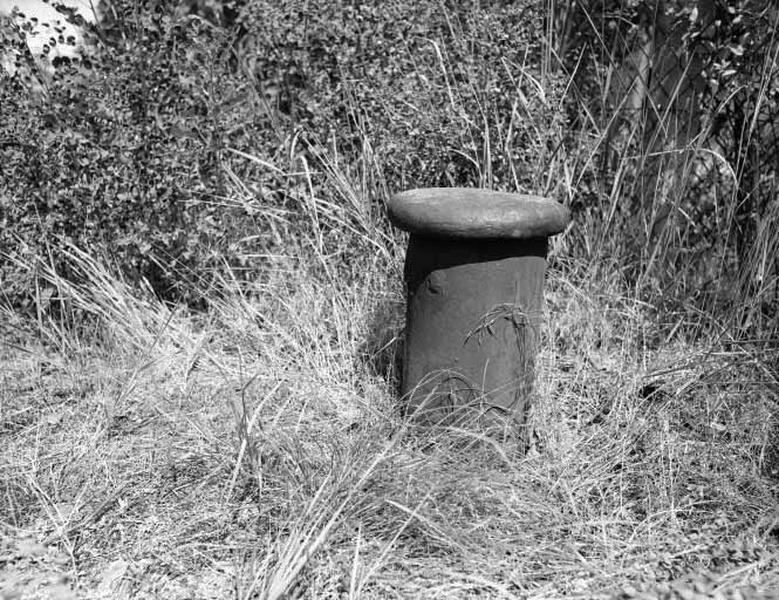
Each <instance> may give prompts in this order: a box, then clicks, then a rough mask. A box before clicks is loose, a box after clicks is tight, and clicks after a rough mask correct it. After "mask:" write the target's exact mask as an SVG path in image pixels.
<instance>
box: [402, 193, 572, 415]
mask: <svg viewBox="0 0 779 600" xmlns="http://www.w3.org/2000/svg"><path fill="white" fill-rule="evenodd" d="M389 216H390V219H391V221H392V222H393V223H394V224H395V225H396V226H397V227H400V228H401V229H404V230H406V231H409V232H410V234H411V236H410V239H409V246H408V250H407V253H406V263H405V282H406V286H407V293H408V298H407V310H406V343H405V355H404V364H403V375H402V377H403V381H402V392H403V394H404V397H405V399H406V400H407V402H408V413H409V414H410V415H411V416H412V418H414V419H415V420H417V421H420V422H424V423H429V424H434V423H443V424H464V423H467V422H473V421H480V422H482V423H485V424H486V425H488V426H489V427H490V428H492V427H494V426H496V425H497V426H499V427H506V426H507V425H508V426H510V425H520V426H521V425H522V424H524V422H525V416H526V413H527V409H528V408H529V399H530V393H531V390H532V387H533V379H534V362H535V355H536V347H537V339H538V328H539V325H540V317H541V312H542V302H543V284H544V273H545V270H546V252H547V242H548V238H549V236H551V235H554V234H556V233H559V232H560V231H562V230H563V229H564V228H565V226H566V225H567V224H568V222H569V219H570V217H569V214H568V211H567V210H566V209H565V208H564V207H563V206H562V205H560V204H558V203H556V202H554V201H551V200H547V199H545V198H539V197H536V196H524V195H518V194H508V193H502V192H493V191H489V190H477V189H463V188H430V189H419V190H411V191H408V192H404V193H401V194H397V195H395V196H393V197H392V198H391V200H390V203H389Z"/></svg>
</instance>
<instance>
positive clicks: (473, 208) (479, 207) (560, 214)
mask: <svg viewBox="0 0 779 600" xmlns="http://www.w3.org/2000/svg"><path fill="white" fill-rule="evenodd" d="M388 208H389V217H390V220H391V221H392V223H393V224H394V225H395V226H397V227H400V228H401V229H405V230H406V231H409V232H411V233H415V234H419V235H425V236H431V237H441V238H471V239H501V238H503V239H505V238H508V239H526V238H534V237H548V236H551V235H554V234H556V233H560V232H561V231H562V230H563V229H565V227H566V225H568V222H569V221H570V215H569V213H568V210H567V209H566V208H565V207H564V206H562V205H561V204H559V203H557V202H554V201H553V200H548V199H546V198H541V197H539V196H526V195H521V194H509V193H506V192H495V191H491V190H479V189H468V188H426V189H418V190H410V191H407V192H403V193H400V194H396V195H394V196H393V197H392V198H391V199H390V202H389V206H388Z"/></svg>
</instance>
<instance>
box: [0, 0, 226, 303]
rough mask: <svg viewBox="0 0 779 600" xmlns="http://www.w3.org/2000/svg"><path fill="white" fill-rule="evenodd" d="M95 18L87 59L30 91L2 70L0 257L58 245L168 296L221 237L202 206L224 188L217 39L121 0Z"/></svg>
mask: <svg viewBox="0 0 779 600" xmlns="http://www.w3.org/2000/svg"><path fill="white" fill-rule="evenodd" d="M109 14H110V15H111V16H110V17H109V18H106V19H105V20H104V21H103V23H101V25H100V29H99V31H96V33H99V36H100V41H101V44H102V45H101V47H99V48H98V51H97V52H96V54H95V56H93V57H91V59H90V60H89V62H88V63H86V61H85V63H82V64H71V65H61V66H60V67H59V68H58V69H57V72H56V74H55V76H54V77H53V79H51V80H50V81H45V82H44V84H45V88H44V90H43V92H42V93H39V94H35V93H33V92H30V91H29V88H27V87H25V86H23V85H22V82H21V81H20V80H19V76H18V75H14V76H9V75H8V74H4V75H3V85H2V92H0V93H2V99H0V107H2V108H1V109H0V110H2V125H1V127H2V133H1V134H0V135H1V136H2V138H3V139H4V142H5V143H4V149H3V157H2V162H3V165H4V166H3V169H4V176H3V179H2V184H0V185H2V188H0V197H2V200H1V201H2V203H3V204H2V207H1V208H2V213H3V220H4V222H5V224H6V225H7V226H6V227H4V228H3V231H2V232H0V251H1V252H4V253H5V254H11V255H13V254H14V253H16V252H17V251H18V242H19V241H22V242H24V243H25V244H26V245H28V246H30V247H32V248H34V249H41V247H42V246H45V245H48V244H50V243H52V242H54V241H55V240H57V239H62V240H64V241H66V242H69V243H75V244H77V245H79V246H82V247H89V248H93V249H95V250H101V251H102V252H103V253H104V254H106V255H107V256H110V257H111V259H112V260H113V262H115V263H118V264H119V265H121V266H122V268H123V270H124V271H125V272H126V273H128V274H130V275H133V276H135V277H139V276H143V277H146V278H149V279H150V280H151V281H152V283H153V284H154V285H155V287H156V289H157V290H158V292H160V293H162V294H164V295H170V294H171V293H172V292H174V290H175V288H176V286H177V284H179V283H180V282H179V281H178V278H179V274H178V273H180V272H181V270H182V267H183V268H184V270H186V269H187V268H189V269H193V268H195V267H198V266H207V265H208V264H209V262H210V261H211V260H212V259H213V258H214V256H213V255H212V246H213V244H214V241H215V240H218V239H219V238H220V237H221V236H222V234H223V232H222V231H221V228H220V226H219V222H218V220H219V217H218V215H217V212H218V211H217V209H216V208H215V203H214V202H212V201H207V200H209V199H213V198H215V197H217V196H218V195H220V194H224V185H223V181H222V177H223V174H222V171H221V169H220V168H219V160H220V152H221V151H222V147H223V142H222V135H223V132H224V130H225V129H226V128H227V126H228V121H229V119H226V118H224V116H223V115H222V114H221V113H220V112H219V109H218V102H219V94H220V92H221V89H222V88H221V84H222V83H223V82H222V81H220V77H221V73H226V72H227V71H226V70H222V69H219V68H218V64H219V63H220V61H222V60H223V57H224V52H223V51H222V49H223V47H224V45H225V42H226V38H225V36H224V34H222V33H221V32H219V31H216V30H214V29H213V28H211V27H207V26H205V25H204V24H203V23H202V22H201V21H199V20H197V19H193V18H186V17H185V18H180V19H173V18H172V17H171V16H170V15H169V14H166V13H165V12H162V11H160V10H157V11H151V10H141V9H140V8H139V7H138V6H137V5H136V4H135V3H132V2H126V3H124V4H120V3H114V5H113V11H112V12H111V13H109ZM226 87H227V88H228V89H229V84H228V85H227V86H226Z"/></svg>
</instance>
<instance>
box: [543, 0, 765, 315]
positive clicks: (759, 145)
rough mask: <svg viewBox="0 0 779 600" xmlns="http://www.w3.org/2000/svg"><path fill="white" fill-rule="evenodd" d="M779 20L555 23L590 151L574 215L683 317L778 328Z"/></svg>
mask: <svg viewBox="0 0 779 600" xmlns="http://www.w3.org/2000/svg"><path fill="white" fill-rule="evenodd" d="M778 18H779V12H777V9H776V7H775V6H774V3H771V2H766V1H764V0H754V1H743V2H738V3H723V2H717V1H714V0H700V1H698V2H695V3H689V2H675V1H671V0H669V1H653V0H651V1H650V0H641V1H634V2H629V3H621V2H611V1H609V0H593V1H590V2H584V3H564V4H563V5H562V7H561V8H560V10H559V12H558V13H557V14H555V15H552V21H553V23H552V24H553V30H554V32H555V47H556V48H557V51H558V52H557V54H558V56H560V57H561V61H560V67H561V68H562V69H563V70H566V71H567V72H570V73H571V74H572V75H571V76H572V79H573V83H574V85H573V86H572V87H573V88H574V89H575V90H576V91H575V93H574V94H570V95H569V96H568V98H567V107H568V110H569V113H570V115H571V116H570V120H571V122H572V123H573V124H574V128H573V132H572V137H574V138H575V140H576V141H577V142H578V141H580V140H585V143H584V144H582V146H581V148H582V149H581V151H580V152H579V158H576V155H577V150H576V148H575V147H573V146H571V147H569V149H570V157H571V158H570V160H569V164H572V165H573V169H574V171H575V172H576V176H575V178H576V179H577V181H579V182H581V184H580V188H579V190H577V192H578V193H577V194H576V195H575V196H574V197H573V208H574V210H575V212H576V213H577V215H578V218H579V219H580V220H584V221H586V222H588V223H592V227H593V228H594V229H595V231H597V232H598V235H597V237H596V240H597V241H596V243H592V240H587V241H585V240H582V242H583V244H582V246H583V247H584V248H585V249H586V250H587V252H591V251H592V250H595V251H596V252H597V253H600V257H598V256H594V255H591V258H592V260H600V258H601V257H603V256H604V255H606V256H610V257H612V258H613V259H614V260H615V261H616V262H618V263H619V264H621V265H622V267H623V268H625V270H626V272H627V273H628V276H629V279H630V280H631V281H632V282H633V283H634V284H635V285H636V287H637V289H638V290H639V293H641V294H642V295H643V296H644V297H646V298H647V299H649V300H651V301H652V302H655V303H659V304H666V305H667V306H668V307H669V308H670V309H671V310H673V311H677V310H686V309H685V308H682V306H689V305H694V306H696V307H698V308H700V309H703V310H705V311H714V312H720V313H721V312H725V313H728V312H731V313H732V315H733V316H734V317H735V319H736V320H741V321H743V322H744V324H747V323H750V322H751V323H752V324H753V325H756V324H757V322H761V323H763V325H760V327H763V326H767V327H772V326H775V325H776V318H775V317H776V314H777V295H776V294H777V289H779V286H777V282H778V281H779V264H777V261H776V260H775V258H774V256H775V252H774V247H775V246H776V244H777V236H776V235H775V234H772V233H771V232H772V231H773V232H775V231H776V225H777V222H776V210H775V209H774V198H775V197H776V191H777V176H778V175H779V173H778V172H777V167H776V166H777V164H779V154H778V152H779V147H777V139H778V138H777V135H776V127H775V123H776V122H777V120H778V119H779V104H777V97H776V89H777V81H778V79H777V78H778V77H779V62H777V48H779V46H778V45H777V43H778V42H779V40H778V39H777V38H776V35H775V31H776V25H777V19H778ZM583 235H589V236H591V235H592V229H589V230H588V231H587V232H586V233H585V232H583ZM772 321H773V323H774V325H771V326H769V325H768V323H770V322H772Z"/></svg>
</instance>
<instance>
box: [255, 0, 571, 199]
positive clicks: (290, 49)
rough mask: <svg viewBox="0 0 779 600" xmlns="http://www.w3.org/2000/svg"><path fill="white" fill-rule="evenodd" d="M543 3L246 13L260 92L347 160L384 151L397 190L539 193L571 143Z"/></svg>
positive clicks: (338, 6) (258, 7)
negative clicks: (547, 68)
mask: <svg viewBox="0 0 779 600" xmlns="http://www.w3.org/2000/svg"><path fill="white" fill-rule="evenodd" d="M541 18H542V15H541V11H540V10H539V8H538V6H537V4H536V3H533V2H514V3H508V4H507V3H498V2H490V3H483V2H481V3H476V2H456V3H455V2H445V3H441V2H438V1H433V0H425V1H422V2H413V3H410V2H403V1H398V0H395V1H393V2H378V1H376V0H373V1H368V2H360V3H352V2H348V1H346V0H339V1H336V2H326V3H325V2H320V3H315V5H314V7H312V6H310V5H309V4H303V3H300V2H295V1H294V0H287V1H284V2H270V1H267V0H255V1H254V2H250V3H249V4H248V5H247V6H246V7H245V8H244V9H243V10H242V12H241V15H240V22H241V24H242V26H243V27H244V29H245V30H246V31H247V32H248V34H247V37H246V39H245V40H244V42H243V44H242V51H243V55H244V57H245V59H246V62H247V65H248V66H249V68H250V70H251V72H252V74H253V76H254V77H255V78H256V81H257V85H258V86H260V87H262V88H264V89H265V90H269V89H273V90H274V100H275V102H276V103H277V105H278V107H279V108H280V109H281V111H282V112H283V113H285V114H286V115H288V117H289V118H290V119H291V120H292V121H293V122H295V123H296V124H299V125H302V126H303V127H304V128H305V129H306V130H307V132H308V134H309V135H311V136H314V139H315V140H318V141H319V142H320V143H322V144H327V143H332V144H335V146H336V147H337V149H338V151H339V152H341V153H343V154H345V156H346V159H347V162H348V161H349V159H352V160H353V159H355V158H358V157H359V156H361V155H362V154H363V153H364V152H365V151H366V149H367V148H366V145H368V144H369V145H370V146H369V148H370V151H371V152H372V153H373V155H374V156H375V157H376V160H377V161H378V162H379V163H380V164H381V169H382V172H383V176H384V178H385V179H386V181H387V183H388V184H389V185H390V186H391V187H392V188H394V189H398V188H405V187H415V186H425V185H482V186H484V185H487V186H490V187H496V188H504V189H519V190H523V191H539V190H540V189H541V188H542V187H543V184H542V181H543V175H542V173H543V168H544V166H545V164H548V160H549V156H550V154H551V153H552V152H553V151H554V149H555V145H556V142H557V140H558V138H559V135H560V129H561V127H560V126H561V124H562V123H561V121H560V113H559V111H558V110H557V105H556V101H557V99H556V97H555V93H556V92H559V89H558V88H555V86H554V85H550V82H544V85H541V83H540V82H539V80H540V79H541V76H540V73H539V69H538V65H539V57H540V54H541V45H542V36H541V31H542V29H541V27H540V25H541Z"/></svg>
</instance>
